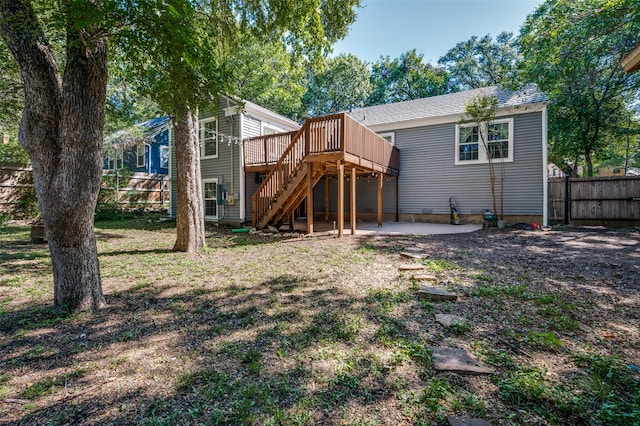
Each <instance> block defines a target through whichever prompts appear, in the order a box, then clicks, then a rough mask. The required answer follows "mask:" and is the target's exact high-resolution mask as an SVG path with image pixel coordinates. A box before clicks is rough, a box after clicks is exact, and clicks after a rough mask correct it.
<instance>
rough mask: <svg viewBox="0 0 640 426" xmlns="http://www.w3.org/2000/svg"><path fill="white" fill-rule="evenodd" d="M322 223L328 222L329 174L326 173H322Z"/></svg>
mask: <svg viewBox="0 0 640 426" xmlns="http://www.w3.org/2000/svg"><path fill="white" fill-rule="evenodd" d="M325 172H326V170H325ZM324 223H329V175H327V174H325V175H324Z"/></svg>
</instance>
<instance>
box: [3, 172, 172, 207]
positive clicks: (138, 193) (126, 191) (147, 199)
mask: <svg viewBox="0 0 640 426" xmlns="http://www.w3.org/2000/svg"><path fill="white" fill-rule="evenodd" d="M101 191H102V192H103V193H104V194H105V195H106V197H108V198H109V199H112V200H116V201H117V204H118V206H119V207H120V208H122V209H124V210H136V209H145V210H150V211H162V210H166V209H168V207H169V179H168V177H167V176H165V175H157V174H149V173H125V174H123V175H120V173H115V172H108V173H107V172H105V174H104V177H103V179H102V186H101ZM33 194H34V192H33V175H32V172H31V166H30V165H28V164H18V163H6V162H0V213H16V212H17V211H18V210H19V209H20V208H21V206H23V205H28V204H29V202H28V198H29V197H34V195H33ZM33 202H35V199H33Z"/></svg>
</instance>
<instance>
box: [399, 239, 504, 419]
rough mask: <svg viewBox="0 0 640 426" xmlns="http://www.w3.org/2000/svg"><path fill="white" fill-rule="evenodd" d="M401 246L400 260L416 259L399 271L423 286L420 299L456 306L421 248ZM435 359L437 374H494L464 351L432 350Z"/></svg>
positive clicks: (452, 321)
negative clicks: (452, 303)
mask: <svg viewBox="0 0 640 426" xmlns="http://www.w3.org/2000/svg"><path fill="white" fill-rule="evenodd" d="M398 243H399V244H402V245H403V246H404V247H403V251H402V252H400V258H401V259H403V260H407V259H413V260H414V263H403V264H400V265H399V266H398V271H400V272H402V273H405V272H409V273H411V280H412V281H414V282H417V283H421V284H429V285H428V286H427V285H421V286H420V287H419V289H418V299H420V300H428V301H432V302H444V301H451V302H455V301H456V300H457V299H458V295H457V294H455V293H452V292H450V291H448V290H446V289H444V288H441V287H438V285H439V280H438V277H437V275H435V274H432V273H429V272H428V271H427V270H426V269H425V267H424V265H422V264H420V263H419V262H416V261H419V260H423V259H428V258H429V256H430V255H429V253H426V252H425V251H424V250H423V249H422V248H421V247H420V246H419V245H417V244H415V243H414V242H412V241H408V240H398ZM435 320H436V322H438V323H439V324H442V325H444V326H445V327H457V326H464V325H467V324H469V320H468V319H467V318H463V317H459V316H456V315H449V314H435ZM429 349H430V351H431V355H432V357H433V365H434V369H435V370H436V371H449V372H454V373H458V374H493V373H494V372H495V371H494V370H493V369H492V368H489V367H487V366H485V365H483V364H482V363H480V362H479V361H478V360H477V359H475V358H474V356H473V355H472V354H471V353H469V351H467V350H466V349H464V348H453V347H437V346H433V347H430V348H429ZM447 421H448V422H449V425H450V426H491V424H490V423H489V422H487V421H486V420H483V419H475V418H470V417H463V416H462V417H461V416H448V417H447Z"/></svg>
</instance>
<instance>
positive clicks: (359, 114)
mask: <svg viewBox="0 0 640 426" xmlns="http://www.w3.org/2000/svg"><path fill="white" fill-rule="evenodd" d="M478 95H485V96H491V95H494V96H496V97H497V98H498V109H500V108H508V107H516V106H522V105H527V104H536V103H540V102H546V101H547V100H548V98H547V96H546V95H545V94H544V93H542V92H541V91H540V90H539V89H538V87H537V86H536V85H535V84H528V85H526V86H524V87H523V88H522V89H520V90H518V91H515V92H512V91H509V90H506V89H504V88H501V87H499V86H491V87H483V88H480V89H473V90H467V91H464V92H457V93H450V94H447V95H440V96H432V97H429V98H423V99H415V100H412V101H405V102H397V103H393V104H384V105H376V106H372V107H366V108H359V109H356V110H354V111H352V112H350V113H349V115H350V116H351V117H353V118H354V119H356V120H358V121H360V122H361V123H362V124H364V125H367V126H373V125H376V124H388V123H396V122H401V121H410V120H418V119H423V118H432V117H441V116H446V115H453V114H464V112H465V103H466V102H467V101H468V100H470V99H472V98H474V97H476V96H478Z"/></svg>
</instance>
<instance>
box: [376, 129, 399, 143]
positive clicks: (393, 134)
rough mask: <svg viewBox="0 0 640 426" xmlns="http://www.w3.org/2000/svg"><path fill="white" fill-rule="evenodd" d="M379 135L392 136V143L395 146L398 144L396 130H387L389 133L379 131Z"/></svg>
mask: <svg viewBox="0 0 640 426" xmlns="http://www.w3.org/2000/svg"><path fill="white" fill-rule="evenodd" d="M378 136H380V137H381V138H388V137H390V138H391V145H393V146H395V144H396V132H387V133H378Z"/></svg>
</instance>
